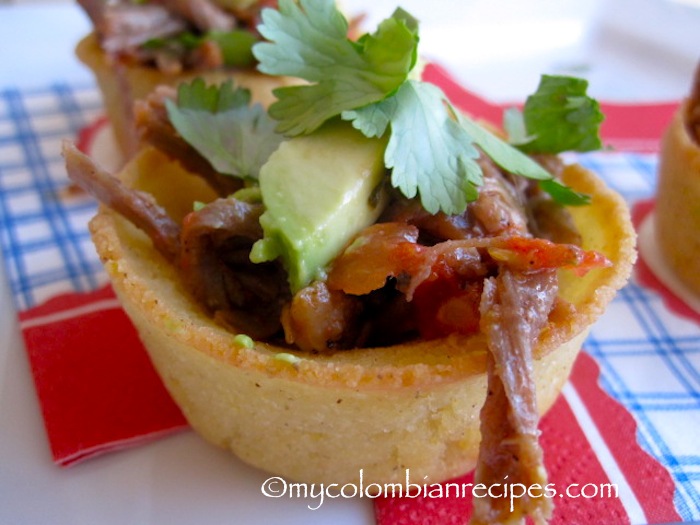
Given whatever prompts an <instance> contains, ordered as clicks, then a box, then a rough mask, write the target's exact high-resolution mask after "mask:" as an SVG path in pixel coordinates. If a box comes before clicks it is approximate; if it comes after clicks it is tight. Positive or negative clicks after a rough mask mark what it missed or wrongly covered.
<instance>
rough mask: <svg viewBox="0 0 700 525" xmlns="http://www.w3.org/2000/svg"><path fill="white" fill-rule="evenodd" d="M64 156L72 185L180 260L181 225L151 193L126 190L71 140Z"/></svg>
mask: <svg viewBox="0 0 700 525" xmlns="http://www.w3.org/2000/svg"><path fill="white" fill-rule="evenodd" d="M63 156H64V158H65V161H66V169H67V171H68V176H69V177H70V179H71V180H72V181H73V182H75V183H76V184H78V185H79V186H80V187H82V188H83V189H84V190H85V191H87V192H88V193H90V194H91V195H93V196H95V197H96V198H97V199H98V200H100V201H101V202H102V203H103V204H105V205H106V206H108V207H110V208H112V209H113V210H115V211H116V212H117V213H119V214H121V215H123V216H124V217H125V218H127V219H128V220H129V221H131V222H132V223H133V224H134V225H135V226H136V227H138V228H139V229H141V230H143V231H144V232H145V233H146V234H147V235H148V236H149V237H150V238H151V239H152V241H153V245H154V246H155V248H156V249H157V250H158V251H159V252H160V253H161V254H162V255H163V256H164V257H166V258H167V259H168V260H170V261H175V260H177V257H178V255H179V253H180V240H179V239H180V226H179V225H178V224H177V223H176V222H175V221H173V220H172V219H171V218H170V216H169V215H168V214H167V213H166V212H165V210H164V209H163V208H162V207H160V206H159V205H158V204H157V203H156V202H155V201H154V199H153V197H152V196H151V195H150V194H148V193H144V192H142V191H138V190H134V189H132V188H128V187H126V186H125V185H124V184H122V182H121V181H120V180H119V179H117V178H116V177H115V176H113V175H112V174H111V173H108V172H107V171H106V170H104V169H102V168H101V167H99V166H98V165H97V164H96V163H95V162H94V161H93V160H92V159H91V158H90V157H88V156H87V155H85V154H84V153H82V152H81V151H80V150H78V148H77V147H76V146H75V145H74V144H73V143H71V142H69V141H65V142H64V143H63Z"/></svg>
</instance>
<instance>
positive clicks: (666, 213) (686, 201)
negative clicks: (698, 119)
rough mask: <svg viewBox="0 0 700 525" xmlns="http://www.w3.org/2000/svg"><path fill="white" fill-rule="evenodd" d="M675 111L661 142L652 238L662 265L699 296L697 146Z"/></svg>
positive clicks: (699, 160)
mask: <svg viewBox="0 0 700 525" xmlns="http://www.w3.org/2000/svg"><path fill="white" fill-rule="evenodd" d="M687 109H688V103H687V102H685V103H683V104H682V105H681V106H680V108H679V109H678V110H677V111H676V113H675V115H674V117H673V120H672V122H671V124H670V126H669V127H668V128H667V130H666V133H665V134H664V137H663V140H662V143H661V152H660V156H659V170H658V187H657V194H656V213H655V217H656V218H655V220H656V224H655V226H656V237H657V242H658V244H659V247H660V248H661V252H662V254H663V257H664V259H665V261H666V263H667V264H668V265H669V267H670V268H671V270H672V271H673V272H674V273H675V274H676V276H677V277H678V278H679V279H680V280H681V282H682V283H683V284H685V285H686V286H687V287H688V289H690V290H691V291H692V292H693V293H695V294H696V295H698V296H700V233H699V232H700V146H699V145H698V143H697V142H695V141H694V140H693V138H692V136H691V135H690V133H689V131H688V128H687V126H686V122H685V115H686V111H687Z"/></svg>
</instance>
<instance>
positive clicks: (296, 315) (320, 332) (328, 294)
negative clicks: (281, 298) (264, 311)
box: [282, 281, 361, 351]
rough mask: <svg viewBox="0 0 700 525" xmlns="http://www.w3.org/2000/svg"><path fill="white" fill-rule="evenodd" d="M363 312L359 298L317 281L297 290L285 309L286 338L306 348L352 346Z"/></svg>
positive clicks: (329, 348) (316, 349)
mask: <svg viewBox="0 0 700 525" xmlns="http://www.w3.org/2000/svg"><path fill="white" fill-rule="evenodd" d="M360 311H361V305H360V300H359V299H358V298H356V297H354V296H352V295H347V294H344V293H343V292H340V291H338V290H330V289H328V286H326V283H325V282H322V281H317V282H315V283H313V284H311V285H310V286H307V287H306V288H303V289H302V290H301V291H299V292H297V293H296V294H295V295H294V297H293V298H292V301H291V303H290V304H289V306H288V307H287V308H286V309H285V310H284V314H283V317H282V324H283V325H284V331H285V337H286V341H287V343H289V344H294V345H296V346H297V347H299V348H301V349H302V350H306V351H324V350H331V349H344V348H352V347H354V346H355V345H356V334H357V331H356V330H355V328H356V327H357V326H358V323H359V314H360Z"/></svg>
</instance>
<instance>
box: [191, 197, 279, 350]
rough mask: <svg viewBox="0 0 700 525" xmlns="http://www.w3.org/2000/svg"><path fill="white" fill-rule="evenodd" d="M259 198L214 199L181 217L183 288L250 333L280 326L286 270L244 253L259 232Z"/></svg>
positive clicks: (269, 332) (265, 334)
mask: <svg viewBox="0 0 700 525" xmlns="http://www.w3.org/2000/svg"><path fill="white" fill-rule="evenodd" d="M262 211H263V207H262V205H260V204H248V203H245V202H242V201H239V200H236V199H233V198H229V199H217V200H215V201H214V202H212V203H210V204H207V205H206V206H204V207H203V208H202V209H201V210H199V211H196V212H192V213H190V214H189V215H187V216H186V217H185V220H184V222H183V228H182V241H181V244H182V253H181V257H180V270H181V273H182V275H183V278H184V280H185V284H186V286H187V288H188V289H189V290H190V291H191V292H192V293H193V294H194V296H195V298H196V299H197V300H198V301H199V303H200V304H202V305H204V306H205V308H206V309H207V310H208V311H209V312H210V313H212V314H213V315H214V316H215V317H216V318H217V319H219V320H220V321H221V322H223V323H225V324H228V325H230V326H232V327H234V328H235V329H236V330H238V331H244V332H245V333H247V334H248V335H250V336H251V337H253V338H255V339H266V338H269V337H271V336H273V335H274V334H275V333H276V332H277V331H278V330H279V329H280V315H281V308H282V304H283V303H284V302H287V300H288V298H289V293H288V292H287V281H286V275H285V274H284V272H283V271H282V269H281V267H280V265H279V264H277V263H274V262H273V263H265V264H254V263H252V262H251V261H250V259H249V256H248V254H249V253H250V248H251V246H252V245H253V243H254V242H255V241H256V240H258V239H260V238H261V237H262V228H261V226H260V222H259V219H260V215H261V213H262Z"/></svg>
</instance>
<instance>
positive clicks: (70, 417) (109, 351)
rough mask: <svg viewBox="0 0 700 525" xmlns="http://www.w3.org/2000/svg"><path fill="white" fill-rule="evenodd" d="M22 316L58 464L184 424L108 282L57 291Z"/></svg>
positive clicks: (159, 434) (130, 442)
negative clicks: (96, 287)
mask: <svg viewBox="0 0 700 525" xmlns="http://www.w3.org/2000/svg"><path fill="white" fill-rule="evenodd" d="M19 319H20V327H21V329H22V334H23V336H24V341H25V345H26V347H27V353H28V354H29V361H30V364H31V367H32V373H33V375H34V384H35V386H36V391H37V394H38V396H39V402H40V404H41V409H42V413H43V417H44V425H45V427H46V432H47V434H48V437H49V442H50V445H51V452H52V454H53V458H54V461H55V462H56V463H58V464H59V465H61V466H67V465H70V464H72V463H75V462H77V461H80V460H83V459H86V458H89V457H92V456H95V455H98V454H100V453H103V452H108V451H111V450H117V449H120V448H124V447H127V446H130V445H135V444H138V443H142V442H145V441H148V440H151V439H155V438H157V437H159V436H161V435H163V434H166V433H169V432H173V431H175V430H178V429H182V428H186V426H187V423H186V421H185V419H184V417H183V416H182V413H181V412H180V409H179V408H178V407H177V406H176V405H175V404H174V403H173V401H172V400H171V399H170V396H169V395H168V393H167V392H166V390H165V388H164V387H163V384H162V383H161V381H160V379H159V378H158V376H157V375H156V372H155V370H154V369H153V366H152V365H151V362H150V361H149V359H148V355H147V354H146V352H145V350H144V349H143V346H142V345H141V342H140V341H139V338H138V335H137V333H136V330H135V329H134V327H133V325H132V324H131V321H129V319H128V318H127V316H126V314H125V313H124V311H123V310H122V309H121V307H120V305H119V303H118V301H117V299H116V297H115V296H114V292H113V291H112V289H111V288H110V287H105V288H102V289H100V290H97V291H96V292H92V293H88V294H67V295H62V296H59V297H56V298H54V299H51V300H50V301H48V302H46V303H44V304H43V305H41V306H38V307H36V308H32V309H31V310H27V311H24V312H21V313H20V314H19Z"/></svg>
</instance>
